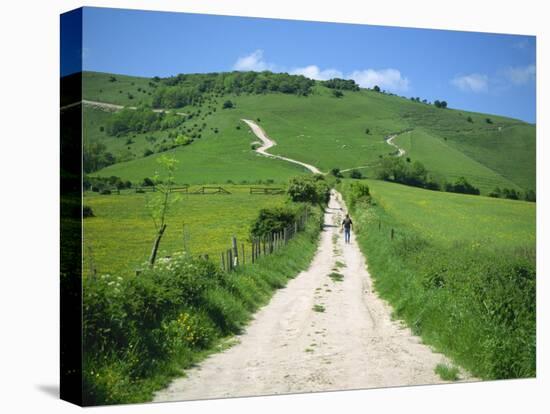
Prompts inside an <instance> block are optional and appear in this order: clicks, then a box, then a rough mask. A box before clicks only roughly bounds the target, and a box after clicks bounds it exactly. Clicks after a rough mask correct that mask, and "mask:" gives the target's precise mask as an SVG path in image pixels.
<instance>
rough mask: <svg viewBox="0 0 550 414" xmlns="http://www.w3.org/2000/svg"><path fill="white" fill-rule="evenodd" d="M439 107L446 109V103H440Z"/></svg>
mask: <svg viewBox="0 0 550 414" xmlns="http://www.w3.org/2000/svg"><path fill="white" fill-rule="evenodd" d="M440 105H441V108H443V109H445V108H447V101H441V102H440Z"/></svg>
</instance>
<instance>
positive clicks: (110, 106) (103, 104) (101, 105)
mask: <svg viewBox="0 0 550 414" xmlns="http://www.w3.org/2000/svg"><path fill="white" fill-rule="evenodd" d="M80 103H82V104H84V105H89V106H93V107H96V108H99V109H103V110H105V111H111V112H117V111H120V110H121V109H124V108H126V109H132V110H134V111H135V110H136V109H137V107H136V106H124V105H117V104H112V103H107V102H99V101H90V100H88V99H82V100H81V101H78V102H74V103H72V104H69V105H65V106H62V107H61V110H62V111H64V110H65V109H69V108H71V107H73V106H76V105H78V104H80ZM152 111H153V112H157V113H160V112H166V111H169V109H163V108H157V109H153V110H152ZM175 114H176V115H182V116H184V115H187V114H186V113H184V112H175Z"/></svg>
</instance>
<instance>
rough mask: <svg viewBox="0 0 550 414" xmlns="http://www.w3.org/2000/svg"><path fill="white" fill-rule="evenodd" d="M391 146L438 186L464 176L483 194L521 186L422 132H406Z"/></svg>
mask: <svg viewBox="0 0 550 414" xmlns="http://www.w3.org/2000/svg"><path fill="white" fill-rule="evenodd" d="M394 143H395V144H396V145H398V146H399V147H400V148H403V149H404V150H405V152H406V154H405V155H404V156H405V157H406V158H410V159H411V162H414V161H415V160H421V162H422V163H423V164H424V166H425V167H426V169H427V170H428V171H429V172H430V174H431V175H432V176H433V178H434V179H435V180H436V181H438V182H444V181H445V180H447V181H449V182H454V181H455V180H456V179H457V178H459V177H461V176H463V177H465V178H466V179H467V180H468V181H469V182H470V183H474V184H475V185H476V186H477V187H478V188H479V189H480V190H481V192H482V193H485V194H487V193H489V192H491V191H492V190H494V188H495V187H501V188H511V189H516V190H520V189H521V187H520V186H518V185H516V184H514V183H513V182H511V181H510V180H508V179H506V178H504V177H503V176H501V175H500V174H498V173H497V172H495V171H493V170H491V169H490V168H488V167H486V166H485V165H483V164H481V163H480V162H478V161H476V160H475V159H473V158H470V157H469V156H468V155H466V154H464V153H463V152H461V151H459V150H458V149H456V148H454V147H453V146H452V145H450V144H448V141H445V140H444V139H442V138H441V137H438V136H437V135H434V134H431V133H428V132H426V131H424V130H422V129H415V130H413V131H409V132H406V133H404V134H402V135H400V136H398V137H397V138H395V140H394Z"/></svg>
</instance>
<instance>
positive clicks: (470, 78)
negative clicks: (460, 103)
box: [451, 73, 489, 92]
mask: <svg viewBox="0 0 550 414" xmlns="http://www.w3.org/2000/svg"><path fill="white" fill-rule="evenodd" d="M451 83H452V84H453V85H454V86H456V87H457V88H459V89H460V90H462V91H465V92H487V91H488V90H489V77H488V76H487V75H483V74H480V73H471V74H469V75H464V76H457V77H455V78H454V79H453V80H451Z"/></svg>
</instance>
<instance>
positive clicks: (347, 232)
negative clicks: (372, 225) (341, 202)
mask: <svg viewBox="0 0 550 414" xmlns="http://www.w3.org/2000/svg"><path fill="white" fill-rule="evenodd" d="M352 226H353V221H351V218H350V217H349V214H346V218H345V219H344V220H343V221H342V227H343V228H344V241H345V242H346V243H349V239H350V232H351V228H352Z"/></svg>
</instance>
